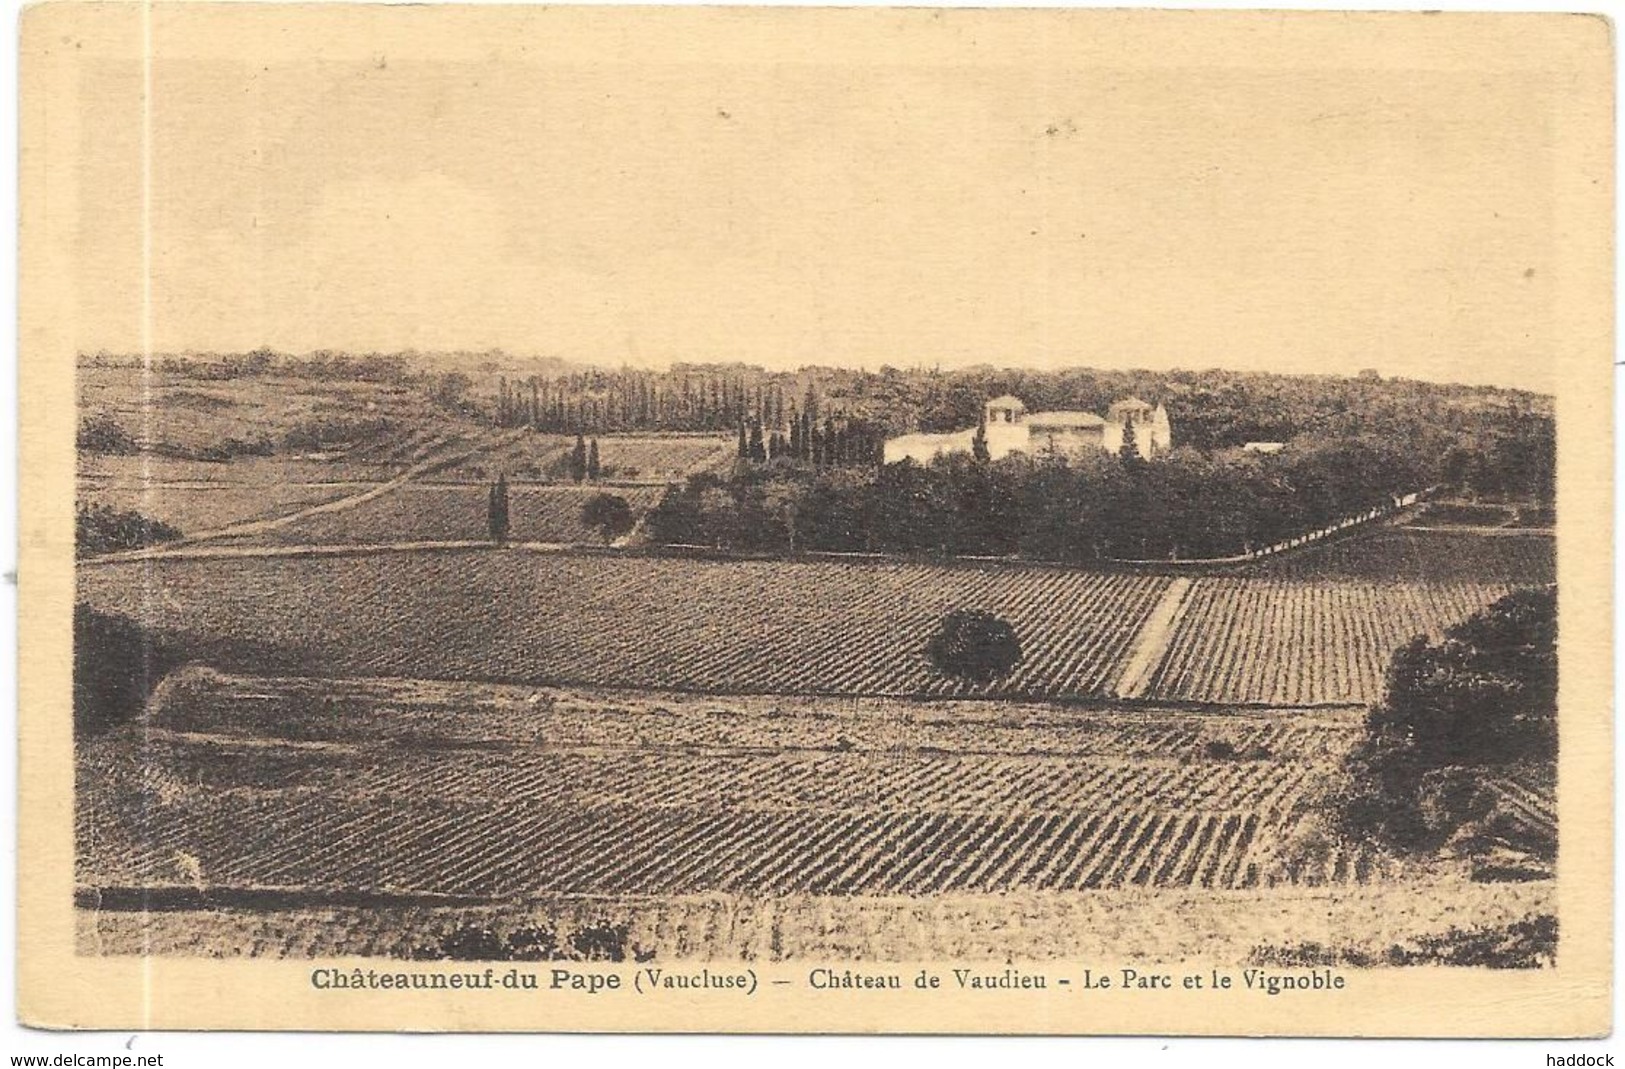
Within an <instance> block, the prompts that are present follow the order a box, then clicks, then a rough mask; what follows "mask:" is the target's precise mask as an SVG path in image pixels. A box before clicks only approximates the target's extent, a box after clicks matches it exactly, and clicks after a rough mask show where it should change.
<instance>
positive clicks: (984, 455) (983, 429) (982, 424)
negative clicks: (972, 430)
mask: <svg viewBox="0 0 1625 1069" xmlns="http://www.w3.org/2000/svg"><path fill="white" fill-rule="evenodd" d="M970 451H971V455H972V456H973V457H975V458H976V459H977V460H984V461H985V460H991V459H992V454H991V453H989V452H988V451H987V409H985V408H984V409H983V410H982V414H981V416H980V417H979V418H978V419H977V421H976V434H975V435H974V436H972V438H971V440H970Z"/></svg>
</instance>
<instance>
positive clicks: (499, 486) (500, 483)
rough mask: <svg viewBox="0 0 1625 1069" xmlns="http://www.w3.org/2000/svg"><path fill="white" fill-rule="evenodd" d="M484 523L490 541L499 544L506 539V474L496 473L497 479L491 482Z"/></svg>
mask: <svg viewBox="0 0 1625 1069" xmlns="http://www.w3.org/2000/svg"><path fill="white" fill-rule="evenodd" d="M485 524H486V528H487V529H488V530H489V531H490V533H491V541H493V542H496V543H498V544H500V543H503V542H506V541H507V540H508V477H507V475H498V476H497V481H496V482H494V483H492V484H491V492H490V494H489V496H488V499H487V501H486V509H485Z"/></svg>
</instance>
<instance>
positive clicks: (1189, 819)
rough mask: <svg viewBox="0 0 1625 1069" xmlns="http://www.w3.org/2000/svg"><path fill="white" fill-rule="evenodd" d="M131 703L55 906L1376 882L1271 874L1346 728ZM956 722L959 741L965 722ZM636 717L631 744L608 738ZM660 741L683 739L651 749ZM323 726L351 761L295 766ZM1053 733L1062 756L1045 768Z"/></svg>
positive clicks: (1010, 713)
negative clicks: (77, 896) (151, 890)
mask: <svg viewBox="0 0 1625 1069" xmlns="http://www.w3.org/2000/svg"><path fill="white" fill-rule="evenodd" d="M522 695H524V696H522ZM154 704H155V708H154V710H153V712H152V714H151V720H150V722H149V723H147V724H144V725H129V726H128V728H127V729H126V730H125V731H124V732H122V733H115V734H114V735H111V736H108V737H106V738H102V739H98V740H97V741H96V742H95V743H94V744H92V745H91V746H89V747H86V748H85V753H84V755H83V761H82V764H81V775H82V779H81V795H80V798H81V804H80V806H79V807H78V812H77V820H78V834H79V839H80V849H81V853H80V856H81V858H82V859H83V860H82V867H81V870H80V876H79V882H80V883H81V885H85V886H92V887H102V888H128V887H167V886H176V885H197V884H202V885H204V886H207V887H211V888H218V889H220V890H221V891H222V892H223V893H228V892H229V891H230V890H231V889H262V890H263V889H268V888H280V889H284V890H289V889H293V890H298V891H300V892H303V893H310V892H316V891H320V892H323V893H331V892H339V891H372V892H386V891H387V892H389V893H391V894H420V895H425V894H434V895H453V896H462V897H467V898H477V899H491V898H515V897H521V898H522V897H527V896H535V895H544V894H562V895H585V894H593V895H598V894H658V895H678V894H695V893H709V892H732V893H745V894H800V893H807V894H837V895H840V894H872V895H887V894H927V893H933V894H934V893H956V892H967V893H982V892H994V891H1009V890H1080V889H1082V890H1094V889H1112V888H1127V887H1155V888H1161V887H1206V888H1247V887H1260V886H1273V885H1276V884H1282V883H1302V884H1306V885H1318V884H1324V883H1359V882H1366V881H1368V880H1371V879H1375V878H1379V877H1380V876H1381V875H1382V873H1383V868H1382V866H1381V865H1380V864H1379V863H1378V861H1377V859H1376V858H1374V857H1372V856H1370V855H1368V854H1366V853H1364V852H1362V851H1347V852H1345V853H1340V854H1338V855H1336V856H1333V857H1330V858H1327V859H1325V861H1324V863H1323V864H1319V865H1318V866H1316V867H1313V868H1303V869H1291V868H1289V867H1283V866H1282V865H1280V864H1277V863H1276V862H1275V861H1274V855H1273V853H1272V847H1273V846H1275V845H1278V844H1280V843H1282V842H1284V841H1285V840H1286V839H1287V838H1289V837H1290V836H1291V834H1292V832H1293V830H1294V828H1295V827H1296V825H1297V824H1298V823H1299V821H1301V820H1302V819H1303V817H1304V815H1305V813H1306V812H1307V811H1308V808H1309V806H1311V805H1312V803H1313V799H1314V791H1315V789H1316V788H1317V786H1318V785H1319V784H1320V783H1321V782H1322V781H1323V779H1324V777H1325V775H1326V774H1327V773H1328V771H1329V770H1330V769H1331V768H1333V767H1335V762H1336V759H1337V757H1338V755H1339V754H1340V753H1341V752H1342V750H1343V749H1344V748H1345V747H1346V746H1347V745H1348V744H1349V743H1350V742H1352V739H1353V729H1354V728H1355V727H1356V726H1357V724H1358V719H1357V718H1355V717H1350V716H1347V715H1338V714H1327V713H1317V714H1298V715H1296V716H1293V715H1284V714H1274V715H1259V714H1231V715H1217V714H1195V713H1177V712H1170V711H1163V712H1161V713H1160V714H1159V715H1149V714H1142V713H1134V712H1125V711H1113V710H1106V711H1092V712H1084V711H1079V710H1066V709H1050V708H1047V707H1043V706H1015V707H1009V708H1008V709H1007V711H1006V725H1007V726H1006V727H1005V728H1004V730H1003V731H1002V732H999V733H993V734H990V735H989V736H988V737H987V738H986V739H984V741H983V745H982V746H981V747H980V748H979V749H976V750H968V749H966V748H965V747H964V746H963V744H962V740H963V738H964V737H965V734H964V733H965V732H966V731H967V729H966V727H965V726H964V725H962V724H960V723H958V722H957V718H958V716H959V714H960V713H961V711H962V710H963V707H962V706H959V705H957V704H955V703H952V702H944V703H933V704H931V705H929V706H926V707H924V708H914V707H911V706H909V705H897V704H888V703H886V702H883V701H877V702H863V703H850V702H829V701H825V702H823V703H817V702H812V703H801V704H799V705H797V706H795V707H792V708H788V709H787V708H785V707H783V706H781V705H779V704H777V703H774V702H771V701H768V700H761V699H758V700H740V701H736V702H730V703H729V704H728V705H727V706H719V705H717V704H716V703H715V702H714V700H713V701H707V700H704V699H695V698H684V697H682V696H677V695H645V696H642V697H640V698H637V699H628V698H627V697H626V696H616V697H613V698H608V699H599V698H595V696H593V695H591V694H581V693H571V692H554V691H538V690H530V691H528V694H525V692H521V691H519V690H517V689H516V688H508V689H506V690H505V691H503V692H502V693H498V694H492V693H489V690H488V688H484V687H469V686H464V687H452V686H447V685H438V686H434V685H431V686H430V687H428V688H427V689H425V688H424V687H422V686H420V685H418V684H414V683H410V682H407V683H389V682H381V681H373V682H368V683H362V684H352V685H350V686H349V687H348V688H347V689H345V690H344V691H342V692H341V694H340V696H339V698H338V699H337V701H336V702H335V701H327V700H322V699H319V698H318V697H317V696H316V694H315V693H313V691H312V690H311V688H310V687H309V685H308V681H304V680H289V681H284V680H279V679H238V678H231V677H221V676H216V675H213V674H212V673H211V674H205V675H203V676H202V677H201V678H200V679H196V680H186V681H183V682H182V683H181V684H179V685H175V684H171V685H167V686H166V689H165V691H163V692H162V693H161V694H160V697H159V699H158V701H156V702H155V703H154ZM463 708H472V709H474V710H476V711H475V712H474V713H473V714H472V715H471V716H470V717H469V718H468V720H467V721H466V722H464V723H461V724H459V725H458V727H457V731H458V732H459V734H460V736H461V737H460V739H459V740H458V744H457V745H455V746H449V747H448V746H446V745H445V743H446V742H447V741H448V740H447V739H446V738H445V736H444V735H443V734H442V731H443V730H444V728H445V726H446V725H447V724H450V723H452V722H453V721H454V720H455V719H456V717H455V714H456V712H457V711H458V710H459V709H463ZM399 711H404V719H402V718H400V717H399V716H398V715H397V714H398V712H399ZM723 711H726V712H728V713H731V714H732V723H731V724H730V723H728V719H727V718H726V717H724V716H721V715H719V714H720V713H722V712H723ZM963 711H965V712H967V714H968V715H970V716H971V717H972V725H974V724H975V718H976V717H979V716H984V715H986V714H985V713H983V712H981V711H980V710H979V709H978V708H972V709H969V710H963ZM1052 716H1053V717H1055V718H1057V719H1058V723H1048V722H1047V721H1049V720H1050V718H1051V717H1052ZM644 719H649V720H651V721H653V727H652V730H651V733H650V734H647V735H646V736H644V737H643V738H641V739H637V740H635V744H634V745H627V746H615V745H607V743H608V742H609V741H610V740H611V739H613V738H616V737H618V735H619V732H621V731H624V730H626V729H628V728H629V729H631V730H633V731H643V730H644V726H643V725H642V724H639V723H636V722H637V721H641V720H644ZM328 721H341V722H343V721H349V723H347V724H339V725H331V724H329V723H328ZM617 721H620V722H626V721H631V722H633V723H630V724H624V723H623V724H622V725H621V726H620V727H619V728H617V727H616V726H615V725H614V722H617ZM673 721H679V722H682V723H683V727H682V728H681V729H680V730H681V731H682V732H684V733H685V734H684V735H683V736H682V737H680V738H679V737H671V736H668V737H667V739H666V741H664V742H662V741H659V740H660V739H661V737H662V734H663V733H665V732H667V731H669V730H671V728H670V727H669V725H670V723H671V722H673ZM803 721H806V722H808V723H805V724H804V723H802V722H803ZM384 722H388V723H389V725H390V730H389V731H384V732H372V731H371V730H370V729H371V728H372V727H373V726H374V725H375V724H379V723H384ZM663 723H664V724H666V725H667V726H662V724H663ZM204 725H213V726H212V727H209V728H206V729H204V730H199V728H200V727H204ZM1026 725H1031V726H1026ZM719 727H720V728H722V729H723V730H720V731H719V730H717V729H718V728H719ZM266 728H270V730H269V731H266V730H264V729H266ZM488 729H490V730H491V736H490V737H487V738H481V737H480V736H482V735H484V734H486V732H487V730H488ZM335 730H336V731H338V732H339V733H341V734H342V735H343V737H345V738H346V739H348V740H349V741H346V742H344V743H342V744H337V743H330V744H327V745H321V746H313V745H311V743H312V741H314V740H315V739H319V738H321V737H322V736H323V735H324V734H330V733H331V732H333V731H335ZM831 730H833V731H834V740H833V741H829V742H826V743H824V744H822V745H820V744H819V743H820V740H821V739H828V738H829V732H830V731H831ZM971 730H972V731H974V728H973V727H972V729H971ZM707 733H710V734H711V735H712V737H711V738H709V739H706V738H703V736H704V735H705V734H707ZM527 735H528V736H529V737H530V738H531V739H532V741H530V742H528V743H525V742H521V741H518V740H519V739H521V738H523V737H525V736H527ZM369 736H370V737H371V739H372V741H360V740H363V739H366V738H368V737H369ZM742 736H743V737H748V738H750V739H753V740H754V741H755V742H756V743H757V745H754V746H741V745H740V741H741V737H742ZM779 736H785V738H784V739H782V740H781V739H780V738H779ZM1074 736H1076V738H1074ZM622 737H624V736H622ZM900 738H907V739H909V740H910V741H909V742H908V743H906V744H899V739H900ZM567 739H574V740H575V741H574V742H573V743H566V741H565V740H567ZM1056 739H1063V740H1070V741H1071V743H1072V744H1071V745H1070V746H1066V747H1064V748H1062V749H1061V750H1059V752H1056V751H1054V750H1052V749H1051V747H1052V746H1053V743H1054V740H1056ZM950 747H952V748H950Z"/></svg>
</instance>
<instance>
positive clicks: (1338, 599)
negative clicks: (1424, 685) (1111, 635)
mask: <svg viewBox="0 0 1625 1069" xmlns="http://www.w3.org/2000/svg"><path fill="white" fill-rule="evenodd" d="M1509 589H1510V587H1508V586H1506V585H1501V584H1486V583H1468V582H1460V581H1457V582H1443V583H1422V582H1411V583H1393V582H1389V583H1376V582H1370V581H1367V582H1304V581H1294V580H1290V579H1275V578H1267V579H1221V578H1213V579H1198V580H1196V581H1195V582H1193V583H1192V584H1191V589H1190V590H1189V592H1188V593H1187V594H1186V597H1185V600H1184V602H1183V604H1181V605H1180V608H1179V614H1178V616H1177V621H1176V623H1175V627H1174V633H1173V637H1172V640H1171V642H1170V643H1169V649H1168V652H1167V655H1166V657H1165V658H1164V659H1163V661H1162V663H1161V664H1160V665H1159V666H1158V668H1157V670H1156V672H1155V674H1154V676H1153V678H1152V682H1151V687H1150V690H1149V693H1150V694H1151V695H1153V696H1155V697H1156V698H1159V699H1162V700H1168V701H1194V702H1213V703H1226V704H1230V703H1234V704H1265V705H1318V704H1326V703H1339V702H1362V703H1365V702H1373V701H1376V700H1377V699H1379V698H1380V697H1381V696H1382V681H1383V672H1384V671H1385V669H1386V668H1387V662H1388V656H1389V655H1390V654H1391V653H1392V651H1394V650H1395V649H1398V648H1399V647H1400V646H1402V645H1404V644H1405V642H1406V641H1408V640H1409V639H1410V638H1411V637H1412V636H1414V635H1419V634H1432V635H1437V634H1439V633H1440V632H1442V631H1443V630H1444V628H1445V627H1447V626H1449V625H1451V624H1453V623H1456V622H1458V621H1461V620H1465V619H1466V618H1467V617H1468V616H1470V615H1472V613H1473V612H1475V611H1476V610H1478V609H1481V608H1483V607H1484V606H1485V605H1487V604H1489V603H1490V602H1491V601H1494V600H1495V599H1496V598H1498V597H1500V596H1502V595H1503V594H1505V593H1507V591H1508V590H1509Z"/></svg>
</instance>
